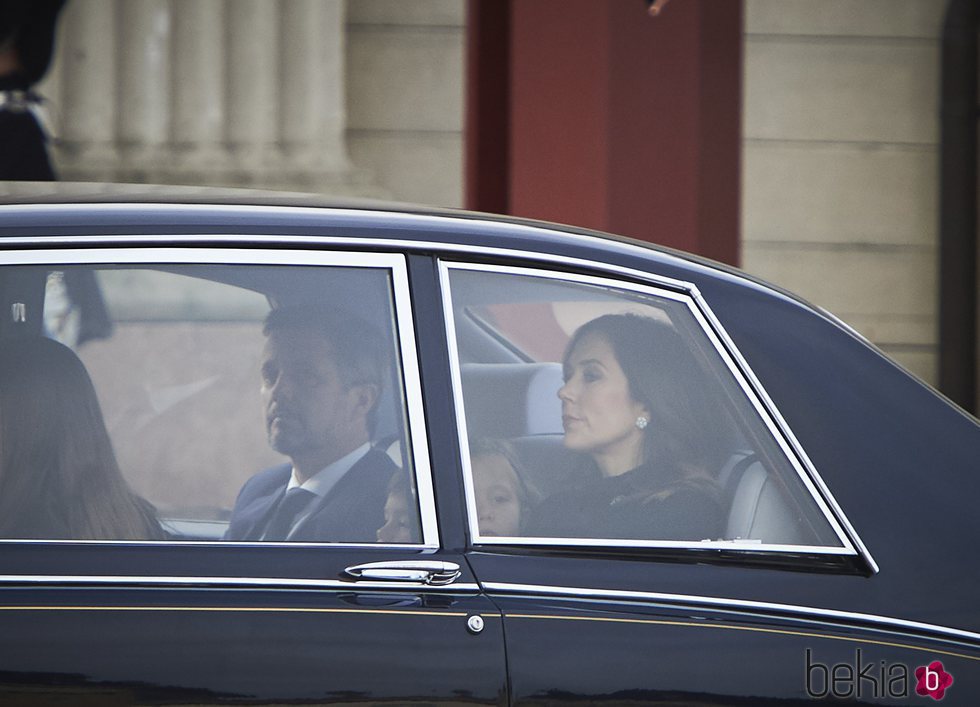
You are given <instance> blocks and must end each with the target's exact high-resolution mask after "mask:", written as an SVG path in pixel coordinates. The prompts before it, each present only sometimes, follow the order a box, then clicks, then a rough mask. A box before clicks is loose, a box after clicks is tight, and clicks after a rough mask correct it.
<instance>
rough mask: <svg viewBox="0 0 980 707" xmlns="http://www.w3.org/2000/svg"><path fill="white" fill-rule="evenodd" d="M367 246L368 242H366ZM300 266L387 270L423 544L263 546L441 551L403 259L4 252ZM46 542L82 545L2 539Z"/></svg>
mask: <svg viewBox="0 0 980 707" xmlns="http://www.w3.org/2000/svg"><path fill="white" fill-rule="evenodd" d="M362 244H363V242H362ZM172 263H177V264H186V265H250V266H256V267H263V266H270V265H295V266H306V267H316V266H319V267H348V268H367V269H375V270H387V271H388V273H389V275H390V286H391V291H392V295H391V296H392V315H393V317H394V320H395V326H396V328H397V331H395V332H394V334H395V337H396V340H397V341H396V345H397V351H398V354H399V356H400V357H401V360H400V368H401V374H402V383H403V390H402V392H403V394H404V396H405V408H406V409H405V416H406V424H407V425H408V434H409V439H410V441H411V446H412V462H413V469H414V473H415V482H416V490H417V493H418V501H419V515H420V521H421V525H422V542H421V543H416V544H401V543H400V544H386V543H261V545H262V546H263V547H267V546H272V545H280V546H287V547H297V546H309V545H313V546H317V547H323V546H331V547H337V546H355V547H357V546H360V547H372V548H378V547H410V548H412V549H429V550H435V549H438V548H439V547H440V539H439V528H438V522H437V516H436V508H435V494H434V492H433V483H432V468H431V464H430V460H429V444H428V436H427V431H426V429H425V411H424V408H423V402H422V379H421V374H420V372H419V360H418V347H417V345H416V341H415V323H414V315H413V312H412V300H411V291H410V288H409V283H408V265H407V262H406V259H405V256H404V255H403V254H401V253H364V252H354V251H320V250H305V249H302V248H291V249H275V250H272V249H263V248H220V249H218V248H200V249H198V248H180V247H166V248H123V249H109V248H106V249H102V248H92V249H53V250H6V249H0V266H16V265H55V266H57V265H80V264H81V265H101V264H105V265H162V264H172ZM23 542H42V543H51V544H63V543H77V542H79V541H76V540H43V541H31V540H17V539H10V538H7V539H0V544H8V543H23ZM85 542H86V543H93V544H107V543H110V544H111V543H119V542H120V541H115V540H92V541H85ZM144 543H148V544H152V545H157V546H159V545H178V546H179V545H220V546H222V547H224V546H227V547H233V546H241V545H252V544H256V543H240V542H224V541H213V540H205V541H200V540H178V541H170V540H156V541H131V544H144Z"/></svg>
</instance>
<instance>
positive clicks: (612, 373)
mask: <svg viewBox="0 0 980 707" xmlns="http://www.w3.org/2000/svg"><path fill="white" fill-rule="evenodd" d="M564 375H565V385H563V386H562V387H561V389H560V390H559V391H558V397H559V398H561V410H562V412H561V414H562V424H563V426H564V428H565V446H566V447H568V448H569V449H574V450H576V451H580V452H588V453H589V454H591V455H592V456H593V457H594V458H595V459H596V461H597V462H598V463H599V467H600V468H601V469H602V470H603V471H605V472H606V473H607V474H619V473H622V472H624V471H629V470H630V469H632V468H633V467H635V466H637V465H638V464H639V463H640V462H642V461H643V458H642V449H643V433H642V432H641V431H640V429H639V428H637V426H636V418H637V417H639V416H640V415H644V416H647V417H649V413H648V411H647V409H646V407H645V406H644V405H641V404H640V403H638V402H636V401H635V400H633V396H632V395H631V394H630V389H629V381H628V380H627V379H626V374H625V373H623V369H622V368H621V367H620V365H619V361H618V360H617V359H616V356H615V354H614V353H613V349H612V347H611V346H610V345H609V343H608V342H607V341H606V339H605V338H604V337H602V336H601V335H598V334H589V335H586V336H585V337H583V338H582V339H581V340H580V341H579V342H578V343H577V344H576V345H575V348H573V349H572V351H571V352H570V353H569V355H568V358H567V360H566V361H565V370H564Z"/></svg>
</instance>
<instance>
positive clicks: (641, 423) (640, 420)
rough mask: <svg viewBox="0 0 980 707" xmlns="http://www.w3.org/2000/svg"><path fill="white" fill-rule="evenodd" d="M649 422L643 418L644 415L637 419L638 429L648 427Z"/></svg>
mask: <svg viewBox="0 0 980 707" xmlns="http://www.w3.org/2000/svg"><path fill="white" fill-rule="evenodd" d="M648 422H649V420H647V419H646V418H645V417H643V415H640V416H639V417H638V418H636V428H637V429H639V430H642V429H644V428H645V427H646V426H647V423H648Z"/></svg>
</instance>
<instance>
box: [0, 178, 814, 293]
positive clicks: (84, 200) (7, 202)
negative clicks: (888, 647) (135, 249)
mask: <svg viewBox="0 0 980 707" xmlns="http://www.w3.org/2000/svg"><path fill="white" fill-rule="evenodd" d="M45 205H58V206H71V205H76V206H82V207H86V206H97V205H103V206H107V207H111V206H113V205H142V206H151V205H164V206H173V207H179V206H188V207H191V208H192V209H193V210H194V211H196V212H197V213H199V214H203V213H205V212H206V210H207V207H215V208H216V209H221V210H222V211H223V213H228V210H227V208H228V207H232V208H234V207H242V208H243V209H245V208H248V209H252V208H254V207H268V208H269V213H270V214H271V213H275V211H276V210H277V209H296V208H302V209H319V210H324V211H343V212H346V213H351V212H357V211H362V212H373V213H376V214H377V213H391V214H409V215H415V216H428V217H434V218H440V217H441V218H451V219H455V220H457V221H459V220H463V221H467V220H468V221H480V222H482V223H484V224H510V225H518V226H527V227H531V228H535V229H536V230H538V234H539V235H541V236H544V238H545V240H547V236H546V233H547V232H551V233H553V234H555V236H556V237H557V238H558V239H560V237H561V236H560V235H559V234H567V235H577V236H587V237H589V238H594V239H597V240H598V241H600V242H601V241H607V242H612V243H619V244H626V245H630V246H636V247H639V248H642V249H645V250H646V251H648V253H649V255H654V254H660V255H662V256H667V257H668V258H671V259H678V260H681V261H685V262H687V263H690V264H694V265H699V266H702V267H705V268H708V269H711V270H715V271H721V272H724V273H726V274H728V275H732V276H735V277H737V278H738V279H741V280H745V281H749V282H752V283H754V284H756V285H758V286H761V287H764V288H765V289H768V290H774V291H776V292H779V293H780V294H782V295H784V296H787V297H789V298H791V299H794V300H797V301H801V300H800V299H799V297H797V296H796V295H794V294H792V293H791V292H788V291H785V290H783V289H782V288H780V287H778V286H774V285H772V283H768V282H766V281H764V280H760V279H758V278H756V277H753V276H752V275H749V274H748V273H746V272H744V271H742V270H739V269H738V268H736V267H733V266H731V265H728V264H725V263H721V262H718V261H714V260H711V259H709V258H706V257H703V256H700V255H696V254H693V253H688V252H686V251H681V250H676V249H673V248H669V247H667V246H662V245H659V244H656V243H652V242H650V241H643V240H639V239H635V238H629V237H626V236H620V235H617V234H612V233H607V232H602V231H596V230H592V229H588V228H582V227H578V226H571V225H567V224H560V223H554V222H548V221H542V220H537V219H530V218H524V217H519V216H509V215H500V214H491V213H486V212H477V211H467V210H464V209H454V208H447V207H438V206H430V205H423V204H414V203H408V202H397V201H390V200H383V199H372V198H363V197H350V196H343V197H336V196H326V195H320V194H310V193H302V192H284V191H272V190H264V189H244V188H232V187H207V186H179V185H163V184H119V183H101V182H0V207H4V206H39V207H43V206H45ZM252 213H254V212H252ZM0 214H2V211H0ZM3 225H4V224H3V223H2V222H0V226H3ZM3 235H8V234H5V233H3V232H2V231H0V236H3ZM434 235H435V234H434ZM439 240H441V239H439Z"/></svg>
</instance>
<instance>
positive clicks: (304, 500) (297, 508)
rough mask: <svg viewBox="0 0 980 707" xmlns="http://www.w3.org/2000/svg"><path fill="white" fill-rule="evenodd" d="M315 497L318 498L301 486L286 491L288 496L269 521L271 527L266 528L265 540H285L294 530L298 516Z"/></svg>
mask: <svg viewBox="0 0 980 707" xmlns="http://www.w3.org/2000/svg"><path fill="white" fill-rule="evenodd" d="M314 496H316V494H315V493H313V492H312V491H307V490H306V489H304V488H301V487H299V486H296V487H295V488H291V489H289V490H288V491H286V495H285V496H284V497H283V499H282V501H280V502H279V506H278V508H276V512H275V513H274V514H273V516H272V520H270V521H269V527H268V528H266V531H265V537H264V538H263V539H265V540H285V539H286V536H287V535H289V531H290V530H292V528H293V523H295V522H296V518H297V516H299V514H300V513H301V512H302V511H303V509H304V508H306V507H307V506H308V505H309V504H310V501H312V500H313V498H314Z"/></svg>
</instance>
